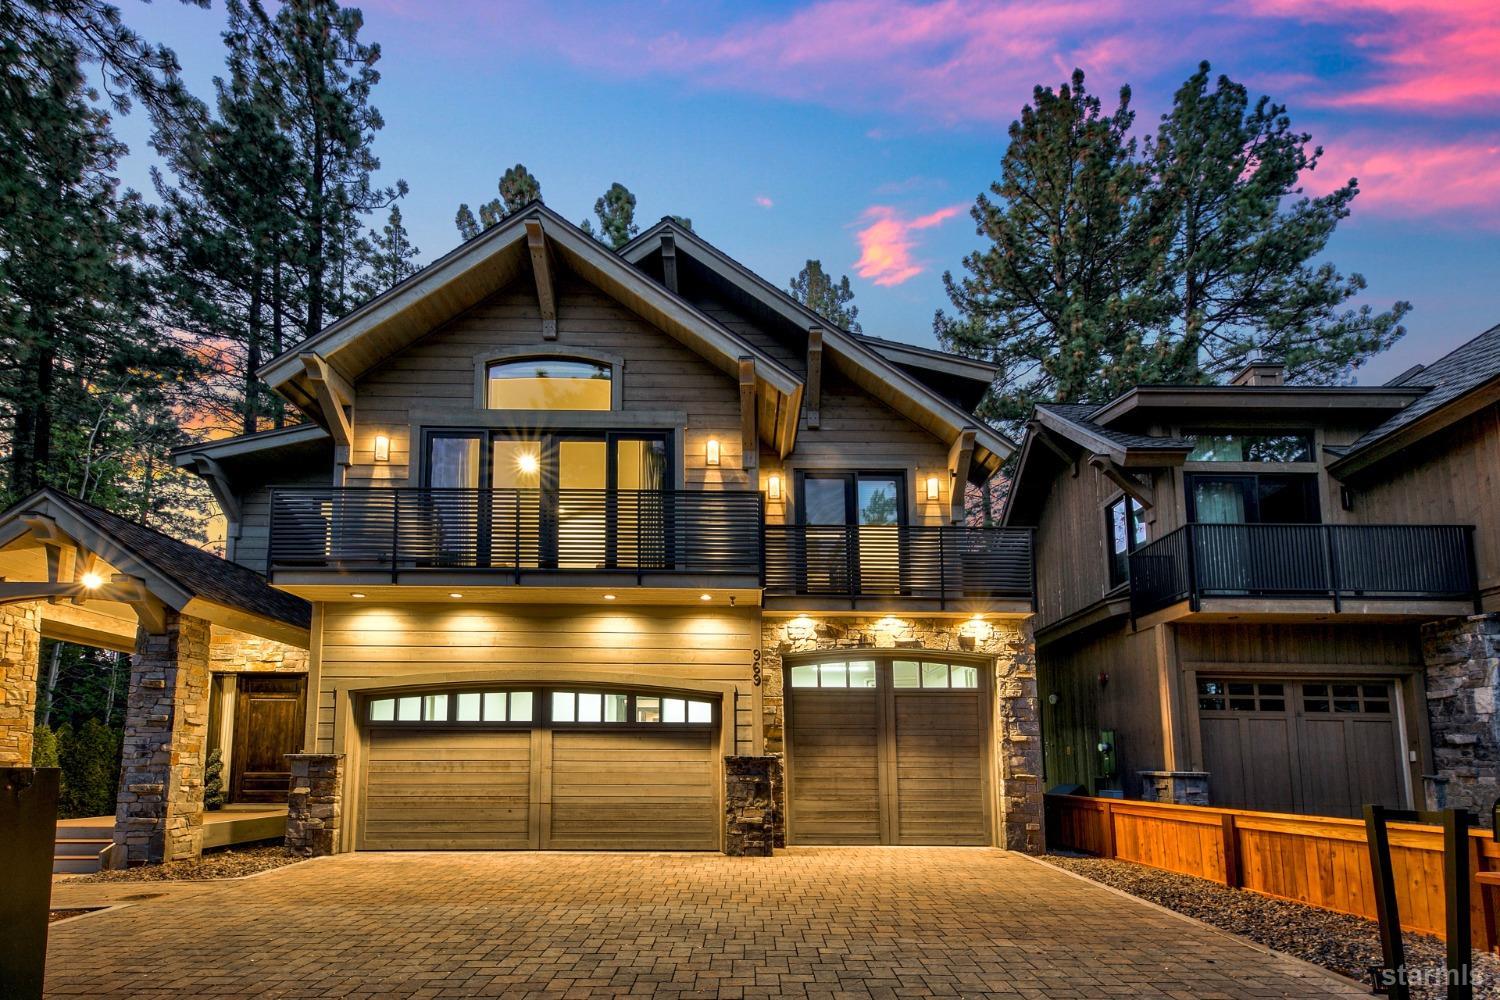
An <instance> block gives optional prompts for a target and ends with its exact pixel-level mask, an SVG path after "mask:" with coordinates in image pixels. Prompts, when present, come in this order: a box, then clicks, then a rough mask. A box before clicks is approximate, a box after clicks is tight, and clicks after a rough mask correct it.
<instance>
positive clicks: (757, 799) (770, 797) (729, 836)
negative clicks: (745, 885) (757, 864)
mask: <svg viewBox="0 0 1500 1000" xmlns="http://www.w3.org/2000/svg"><path fill="white" fill-rule="evenodd" d="M780 770H781V757H780V756H777V755H772V756H768V757H744V756H732V757H725V758H724V853H725V854H728V855H730V856H731V857H736V858H769V857H770V856H771V855H772V853H773V850H772V849H773V848H775V847H776V846H777V843H776V839H777V829H778V827H779V826H780V823H779V822H778V819H777V813H778V810H777V808H776V805H777V803H776V799H777V795H776V791H777V785H778V782H777V780H776V774H777V772H778V771H780ZM785 842H786V841H785V834H784V833H783V834H782V844H783V845H784V844H785Z"/></svg>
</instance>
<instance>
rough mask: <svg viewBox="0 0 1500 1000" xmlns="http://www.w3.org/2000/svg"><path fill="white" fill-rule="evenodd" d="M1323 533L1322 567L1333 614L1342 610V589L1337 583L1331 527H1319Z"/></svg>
mask: <svg viewBox="0 0 1500 1000" xmlns="http://www.w3.org/2000/svg"><path fill="white" fill-rule="evenodd" d="M1320 528H1321V530H1322V532H1323V565H1324V571H1325V572H1326V573H1327V574H1328V588H1329V590H1330V591H1331V592H1332V595H1333V613H1334V614H1338V613H1339V612H1340V611H1342V610H1344V600H1343V593H1342V591H1343V587H1342V586H1340V583H1339V554H1338V550H1337V548H1336V547H1335V545H1334V541H1333V538H1334V532H1333V525H1331V524H1324V525H1320Z"/></svg>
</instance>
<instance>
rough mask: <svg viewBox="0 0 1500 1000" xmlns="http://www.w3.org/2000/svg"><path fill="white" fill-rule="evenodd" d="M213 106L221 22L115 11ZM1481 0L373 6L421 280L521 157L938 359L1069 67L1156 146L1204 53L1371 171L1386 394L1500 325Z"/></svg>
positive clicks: (1492, 112)
mask: <svg viewBox="0 0 1500 1000" xmlns="http://www.w3.org/2000/svg"><path fill="white" fill-rule="evenodd" d="M122 3H123V11H124V14H125V16H126V20H127V22H128V23H130V24H131V25H132V26H134V27H135V28H137V30H139V31H140V32H141V33H142V34H144V35H145V36H146V37H147V38H149V39H152V40H155V41H160V42H163V43H165V44H168V45H170V46H171V47H172V48H174V49H175V50H176V51H177V53H178V56H179V58H180V59H181V61H182V63H183V66H184V70H185V73H186V76H187V79H188V81H189V83H190V85H191V86H192V87H193V88H194V90H195V91H196V92H198V93H199V94H201V95H204V96H207V95H208V94H209V93H210V81H211V79H212V77H213V75H214V74H215V73H217V72H219V71H220V68H221V66H222V60H223V46H222V42H221V40H220V38H219V33H220V32H221V30H222V22H223V9H222V5H218V4H216V5H215V8H214V9H213V10H210V11H203V10H199V9H197V8H193V7H185V6H181V5H179V4H177V3H174V2H172V0H157V2H156V3H155V4H152V5H149V6H148V5H144V4H140V3H138V2H136V0H122ZM1493 8H1496V5H1494V4H1491V3H1474V2H1470V0H1241V2H1237V3H1234V4H1232V5H1230V4H1225V5H1219V4H1213V3H1209V4H1203V3H1188V2H1186V0H1183V2H1174V0H1166V2H1163V3H1160V4H1153V5H1140V4H1133V3H1128V2H1116V0H997V2H978V0H934V2H915V0H824V2H818V3H800V4H792V3H773V4H728V3H719V2H716V0H700V2H694V3H688V2H681V0H657V2H654V3H647V4H633V5H606V4H585V3H580V2H574V0H560V2H554V3H548V4H531V3H486V2H480V0H431V2H425V3H424V2H418V0H379V2H378V3H375V4H371V5H366V6H364V7H363V10H364V12H365V29H364V32H363V37H364V38H365V39H366V40H367V41H372V42H379V43H380V44H381V47H382V52H383V58H382V59H381V62H380V64H379V67H378V68H379V69H380V71H381V74H382V77H383V79H382V81H381V83H380V85H379V87H377V88H376V92H375V104H376V105H377V106H378V107H379V108H380V110H381V112H382V113H383V114H384V116H385V120H386V127H385V129H384V131H383V132H382V133H381V134H380V136H379V138H378V140H377V143H376V150H377V153H378V154H379V156H380V157H381V159H382V161H383V169H382V176H381V178H380V179H381V180H382V181H383V182H390V181H393V180H394V179H395V178H397V177H400V178H403V179H405V180H406V181H407V182H408V183H409V184H410V186H411V193H410V195H409V196H408V197H407V199H406V200H405V202H404V204H403V208H402V211H403V214H404V216H405V218H406V221H407V225H408V227H409V228H410V230H411V232H412V235H413V239H414V242H415V243H416V244H417V246H419V247H420V248H421V250H422V259H423V260H431V259H433V258H434V257H436V256H438V255H439V254H441V253H442V252H444V251H446V250H448V249H450V248H451V247H452V246H453V245H455V244H456V243H457V242H458V234H457V231H456V230H455V228H454V226H453V215H454V211H455V209H456V208H457V205H458V203H459V202H460V201H468V202H469V203H470V204H476V203H478V202H481V201H485V200H488V199H489V198H491V197H494V195H495V193H496V181H497V179H498V177H499V174H500V173H501V171H503V170H504V168H505V167H506V166H508V165H510V164H513V163H516V162H517V161H520V162H523V163H525V164H526V166H527V167H528V168H530V169H531V171H532V172H533V173H534V174H536V175H537V177H538V178H539V179H540V181H541V184H542V190H543V196H544V198H545V199H546V201H547V203H548V204H549V205H550V206H552V207H553V208H555V209H557V210H559V211H561V212H562V213H563V214H565V215H567V216H568V217H570V218H573V219H574V220H575V221H576V220H580V219H582V218H584V217H585V216H586V215H589V214H591V210H592V206H593V202H594V199H595V198H596V197H597V196H598V195H599V194H600V193H602V192H603V191H604V189H605V188H607V187H608V186H609V184H610V183H611V182H613V181H620V182H621V183H623V184H625V185H626V186H627V187H629V188H630V189H631V190H632V191H633V192H634V193H635V194H636V196H637V198H638V199H639V204H638V207H637V220H638V221H639V222H640V223H641V224H642V225H643V226H644V225H648V224H649V223H650V222H652V221H654V220H655V219H657V218H658V217H660V216H662V215H664V214H669V213H670V214H681V215H687V216H689V217H691V218H692V219H693V223H694V227H695V228H696V229H697V230H698V232H700V233H701V234H703V235H704V236H705V237H707V238H708V239H709V240H711V241H713V242H714V243H716V244H718V245H719V246H720V247H722V248H723V249H724V250H726V251H727V252H729V253H730V254H732V255H734V256H735V257H737V258H739V259H740V260H741V261H743V262H744V263H745V264H747V265H748V266H750V267H752V268H754V269H755V270H757V271H759V272H760V273H762V274H764V275H765V276H767V277H768V278H770V279H772V280H774V281H777V282H778V283H783V284H784V283H785V282H786V281H787V279H789V278H790V277H791V276H792V275H793V274H795V273H796V271H797V270H798V269H799V268H800V266H801V265H802V262H803V261H804V260H805V259H807V258H809V257H817V258H821V259H822V261H823V262H824V265H825V266H826V267H827V268H829V269H830V270H832V271H833V272H834V273H836V274H838V273H848V274H850V276H851V279H852V281H853V284H854V288H855V292H856V296H855V302H856V304H857V305H858V306H859V307H860V319H861V321H862V322H863V324H864V328H865V330H866V332H869V333H873V334H876V335H879V336H884V337H890V338H893V339H899V340H906V341H910V342H913V343H920V344H931V343H932V342H933V340H932V333H931V323H932V315H933V312H934V310H936V309H938V308H941V307H943V306H945V305H946V299H945V296H944V295H943V290H942V282H941V274H942V272H943V270H945V269H954V270H957V269H958V268H959V266H960V261H961V258H962V257H963V255H964V254H965V253H967V252H968V251H970V250H972V249H974V248H975V247H977V246H978V245H979V242H980V241H979V238H978V237H977V236H976V235H975V233H974V228H973V225H972V223H971V221H970V220H969V218H968V215H967V211H968V206H969V205H971V204H972V202H973V200H974V196H975V195H976V194H977V193H978V192H979V191H981V190H983V189H984V188H985V187H986V185H987V184H988V183H989V182H990V181H991V180H992V179H993V178H994V177H995V176H997V175H998V173H999V163H1000V157H1001V155H1002V153H1003V152H1004V144H1005V129H1006V126H1007V124H1008V123H1009V122H1010V120H1011V119H1012V118H1014V117H1015V116H1016V114H1017V113H1018V112H1019V110H1020V108H1021V106H1022V105H1023V104H1024V103H1026V101H1027V100H1028V98H1029V97H1030V92H1031V87H1032V86H1033V85H1034V84H1037V83H1044V84H1050V85H1056V84H1057V83H1060V82H1062V81H1063V80H1064V79H1065V78H1066V76H1067V74H1068V73H1069V72H1070V71H1071V69H1072V67H1073V66H1075V65H1077V66H1081V67H1082V68H1083V69H1084V70H1085V72H1087V73H1088V74H1089V82H1090V86H1091V88H1092V89H1094V90H1096V91H1097V92H1099V93H1101V94H1105V95H1108V96H1109V99H1112V95H1113V93H1114V92H1115V91H1116V90H1117V89H1118V88H1119V86H1120V85H1121V84H1123V83H1129V84H1131V85H1132V87H1133V89H1134V94H1135V105H1136V108H1137V110H1138V112H1139V118H1138V120H1137V122H1138V126H1139V127H1140V130H1141V131H1142V132H1145V131H1148V130H1149V128H1150V127H1151V124H1152V123H1154V121H1155V120H1156V117H1157V116H1158V115H1159V114H1160V113H1161V111H1162V110H1163V109H1165V107H1167V105H1168V104H1169V103H1170V99H1171V93H1172V91H1173V90H1174V89H1175V87H1176V86H1177V85H1178V84H1179V83H1180V82H1181V81H1182V80H1183V79H1184V78H1186V77H1187V76H1188V75H1189V74H1190V73H1191V72H1192V71H1193V69H1194V68H1195V67H1196V64H1197V62H1198V60H1199V59H1205V58H1206V59H1209V60H1210V61H1211V62H1212V63H1213V64H1214V69H1215V71H1222V72H1227V73H1229V74H1230V75H1231V76H1232V77H1234V78H1235V79H1237V80H1240V81H1242V82H1244V83H1246V84H1247V85H1248V86H1250V87H1251V89H1252V90H1253V91H1255V92H1256V93H1261V92H1265V93H1269V94H1271V96H1272V97H1273V98H1275V99H1276V100H1278V101H1281V102H1283V103H1287V104H1289V105H1290V108H1291V113H1292V120H1293V124H1294V125H1295V126H1297V127H1299V128H1302V129H1305V130H1307V131H1309V132H1311V133H1312V134H1313V137H1314V140H1315V141H1316V142H1318V143H1321V144H1322V145H1324V146H1325V148H1326V149H1327V153H1326V155H1325V158H1324V162H1323V165H1322V167H1320V169H1319V170H1318V171H1317V173H1316V175H1315V176H1314V177H1313V178H1311V179H1310V183H1309V185H1308V186H1309V189H1310V190H1312V191H1314V192H1321V191H1323V190H1326V189H1327V188H1328V187H1331V186H1333V185H1335V184H1336V183H1338V182H1341V181H1343V180H1344V179H1346V178H1347V177H1348V176H1350V175H1355V176H1359V177H1360V179H1361V188H1362V193H1361V195H1360V196H1359V198H1357V199H1356V201H1355V205H1354V213H1353V217H1352V218H1351V219H1349V220H1347V221H1346V222H1345V223H1344V224H1343V226H1342V227H1341V228H1340V230H1339V233H1338V235H1337V236H1336V237H1335V239H1334V242H1333V244H1332V246H1331V247H1330V250H1329V253H1328V259H1330V260H1332V261H1333V262H1335V263H1336V264H1337V265H1338V266H1339V267H1340V268H1341V269H1343V270H1345V271H1358V272H1361V273H1363V274H1364V275H1365V277H1366V278H1367V279H1368V281H1369V286H1370V287H1369V293H1368V301H1369V302H1371V303H1372V304H1374V305H1377V306H1381V307H1383V306H1386V305H1389V303H1391V302H1392V301H1394V300H1396V299H1407V300H1409V301H1411V302H1412V303H1413V305H1414V306H1415V309H1414V311H1413V312H1412V314H1411V316H1410V317H1409V319H1408V322H1407V327H1408V330H1409V333H1408V334H1407V337H1406V339H1405V341H1403V342H1402V343H1401V344H1400V345H1398V346H1397V347H1396V348H1395V349H1394V350H1393V351H1391V352H1390V353H1389V354H1388V355H1385V356H1383V357H1381V358H1379V359H1376V360H1375V361H1374V362H1372V363H1371V364H1370V365H1369V366H1368V367H1367V368H1366V369H1365V370H1364V371H1362V372H1361V374H1360V381H1364V382H1375V381H1381V380H1383V379H1385V378H1388V377H1390V376H1392V375H1394V374H1396V373H1397V372H1399V371H1401V370H1403V369H1404V368H1406V367H1408V366H1409V365H1411V364H1413V363H1416V362H1418V361H1424V360H1431V359H1432V358H1434V357H1436V356H1438V355H1439V354H1441V353H1443V352H1444V351H1446V350H1448V349H1449V348H1451V347H1453V346H1456V345H1457V344H1458V343H1461V342H1462V341H1464V340H1466V339H1468V338H1469V337H1472V336H1474V335H1475V334H1477V333H1479V332H1480V331H1481V330H1483V329H1485V328H1486V327H1488V326H1490V325H1493V324H1494V323H1496V322H1500V296H1497V295H1496V292H1495V285H1496V283H1497V280H1500V68H1497V67H1500V15H1497V13H1496V12H1495V9H1493ZM117 128H118V130H119V132H120V134H121V135H122V137H123V138H124V139H125V140H126V141H127V142H128V143H129V144H130V146H131V148H132V150H133V154H132V155H131V156H130V157H129V158H128V159H127V161H126V162H125V163H124V164H123V165H122V176H123V178H124V180H125V182H126V183H127V184H128V185H130V186H133V187H136V188H139V189H142V190H149V187H150V185H149V180H148V177H147V170H148V168H149V166H150V165H151V158H150V156H149V151H148V149H147V144H146V141H145V137H146V124H145V121H144V119H143V116H141V115H139V114H136V115H132V116H130V117H129V118H127V119H125V120H123V121H121V122H119V123H118V125H117Z"/></svg>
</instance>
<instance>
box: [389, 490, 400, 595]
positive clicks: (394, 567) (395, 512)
mask: <svg viewBox="0 0 1500 1000" xmlns="http://www.w3.org/2000/svg"><path fill="white" fill-rule="evenodd" d="M400 574H401V493H400V492H399V491H398V490H392V491H391V582H392V583H395V582H396V580H397V578H398V577H399V576H400Z"/></svg>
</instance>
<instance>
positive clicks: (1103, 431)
mask: <svg viewBox="0 0 1500 1000" xmlns="http://www.w3.org/2000/svg"><path fill="white" fill-rule="evenodd" d="M1101 409H1103V407H1101V406H1100V405H1099V404H1097V403H1039V404H1037V408H1036V410H1037V412H1036V418H1037V420H1038V421H1039V422H1041V423H1042V425H1043V426H1045V427H1049V428H1050V429H1052V430H1055V431H1058V432H1060V433H1062V434H1063V435H1064V436H1066V437H1070V438H1072V439H1074V440H1075V441H1077V442H1078V443H1079V444H1080V445H1084V446H1085V447H1092V446H1095V445H1098V444H1103V445H1104V447H1103V448H1098V447H1094V450H1095V451H1102V452H1106V453H1108V454H1109V456H1110V458H1112V459H1114V460H1115V461H1116V462H1117V463H1119V464H1120V465H1132V464H1137V463H1134V462H1132V461H1130V458H1131V454H1132V453H1134V452H1161V453H1171V452H1179V451H1180V452H1183V453H1186V452H1190V451H1192V450H1193V442H1192V441H1191V440H1190V439H1187V438H1172V437H1152V436H1151V435H1149V434H1133V433H1131V432H1129V431H1122V430H1117V429H1115V428H1113V427H1106V426H1104V425H1103V424H1098V423H1095V422H1094V419H1093V418H1094V415H1095V414H1096V413H1098V412H1099V411H1100V410H1101ZM1048 418H1052V419H1048Z"/></svg>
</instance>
